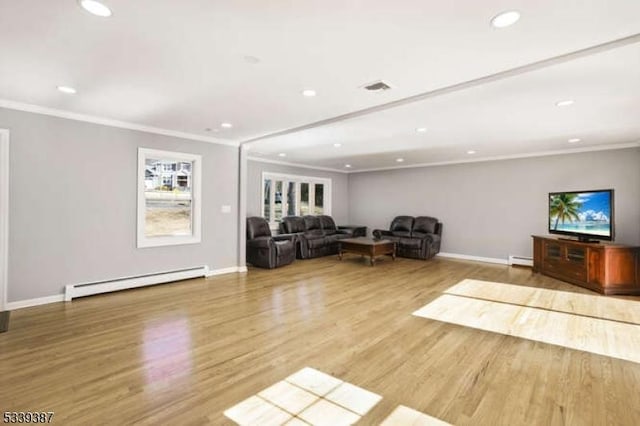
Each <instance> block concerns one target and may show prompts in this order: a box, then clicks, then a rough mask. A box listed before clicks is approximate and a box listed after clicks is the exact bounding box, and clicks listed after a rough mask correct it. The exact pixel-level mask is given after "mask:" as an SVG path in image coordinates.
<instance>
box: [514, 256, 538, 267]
mask: <svg viewBox="0 0 640 426" xmlns="http://www.w3.org/2000/svg"><path fill="white" fill-rule="evenodd" d="M509 265H512V266H513V265H516V266H533V258H532V257H527V256H514V255H509Z"/></svg>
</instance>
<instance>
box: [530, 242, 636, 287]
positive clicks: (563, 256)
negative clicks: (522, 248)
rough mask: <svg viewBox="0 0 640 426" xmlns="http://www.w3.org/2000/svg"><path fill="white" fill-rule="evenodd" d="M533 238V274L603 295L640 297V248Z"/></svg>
mask: <svg viewBox="0 0 640 426" xmlns="http://www.w3.org/2000/svg"><path fill="white" fill-rule="evenodd" d="M532 237H533V272H539V273H541V274H544V275H548V276H550V277H554V278H557V279H560V280H563V281H568V282H570V283H572V284H577V285H579V286H582V287H585V288H588V289H590V290H594V291H597V292H599V293H602V294H637V295H640V247H631V246H625V245H620V244H611V243H584V242H580V241H577V240H569V239H562V238H557V237H551V236H537V235H533V236H532Z"/></svg>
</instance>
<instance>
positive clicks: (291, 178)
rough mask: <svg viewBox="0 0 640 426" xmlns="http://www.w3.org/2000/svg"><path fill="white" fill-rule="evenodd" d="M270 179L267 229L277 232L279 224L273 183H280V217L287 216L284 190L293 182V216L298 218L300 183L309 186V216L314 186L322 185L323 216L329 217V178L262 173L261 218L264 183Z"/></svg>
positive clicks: (313, 208) (330, 190)
mask: <svg viewBox="0 0 640 426" xmlns="http://www.w3.org/2000/svg"><path fill="white" fill-rule="evenodd" d="M267 179H270V180H271V181H272V182H273V184H272V185H271V194H270V198H269V199H270V200H271V205H270V207H269V210H270V211H271V214H270V219H271V220H270V221H269V227H270V228H271V229H272V230H277V229H278V227H279V225H280V222H276V221H275V193H276V185H275V181H282V194H281V197H282V217H285V216H287V214H286V212H287V211H288V210H289V209H288V207H289V200H288V199H287V192H288V191H286V188H288V187H289V182H294V183H295V184H296V200H295V203H296V209H295V212H294V214H295V215H296V216H300V184H301V183H308V184H309V213H310V214H311V212H313V211H314V210H315V184H317V183H319V184H322V185H324V197H323V198H324V199H323V202H324V206H323V209H324V213H323V214H325V215H328V216H331V194H332V189H331V184H332V182H331V178H321V177H313V176H300V175H291V174H284V173H272V172H262V181H261V182H260V183H261V188H260V215H261V216H262V217H264V195H265V194H264V182H265V180H267Z"/></svg>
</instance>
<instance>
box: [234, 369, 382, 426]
mask: <svg viewBox="0 0 640 426" xmlns="http://www.w3.org/2000/svg"><path fill="white" fill-rule="evenodd" d="M380 400H382V397H381V396H380V395H377V394H375V393H373V392H369V391H368V390H366V389H362V388H360V387H358V386H355V385H353V384H351V383H347V382H344V381H342V380H340V379H337V378H335V377H333V376H330V375H329V374H325V373H323V372H321V371H318V370H315V369H313V368H310V367H305V368H303V369H302V370H300V371H298V372H296V373H294V374H292V375H291V376H289V377H287V378H286V379H284V380H283V381H280V382H278V383H276V384H274V385H273V386H270V387H268V388H267V389H264V390H263V391H261V392H258V394H257V395H254V396H251V397H249V398H248V399H246V400H244V401H242V402H240V403H239V404H237V405H235V406H233V407H231V408H229V409H228V410H226V411H225V412H224V415H225V416H227V417H228V418H229V419H231V420H233V421H234V422H236V423H238V424H240V425H257V424H259V425H284V424H286V425H296V424H300V425H305V424H306V425H309V424H310V425H350V424H354V423H356V422H357V421H358V420H360V418H361V417H362V416H364V415H365V414H367V412H369V410H371V409H372V408H373V407H374V406H375V405H376V404H377V403H378V402H380Z"/></svg>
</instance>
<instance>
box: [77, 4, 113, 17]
mask: <svg viewBox="0 0 640 426" xmlns="http://www.w3.org/2000/svg"><path fill="white" fill-rule="evenodd" d="M78 3H80V6H82V8H83V9H84V10H86V11H87V12H89V13H90V14H92V15H96V16H100V17H102V18H108V17H109V16H111V9H109V8H108V7H107V6H106V5H105V4H104V3H102V2H99V1H97V0H79V1H78Z"/></svg>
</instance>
